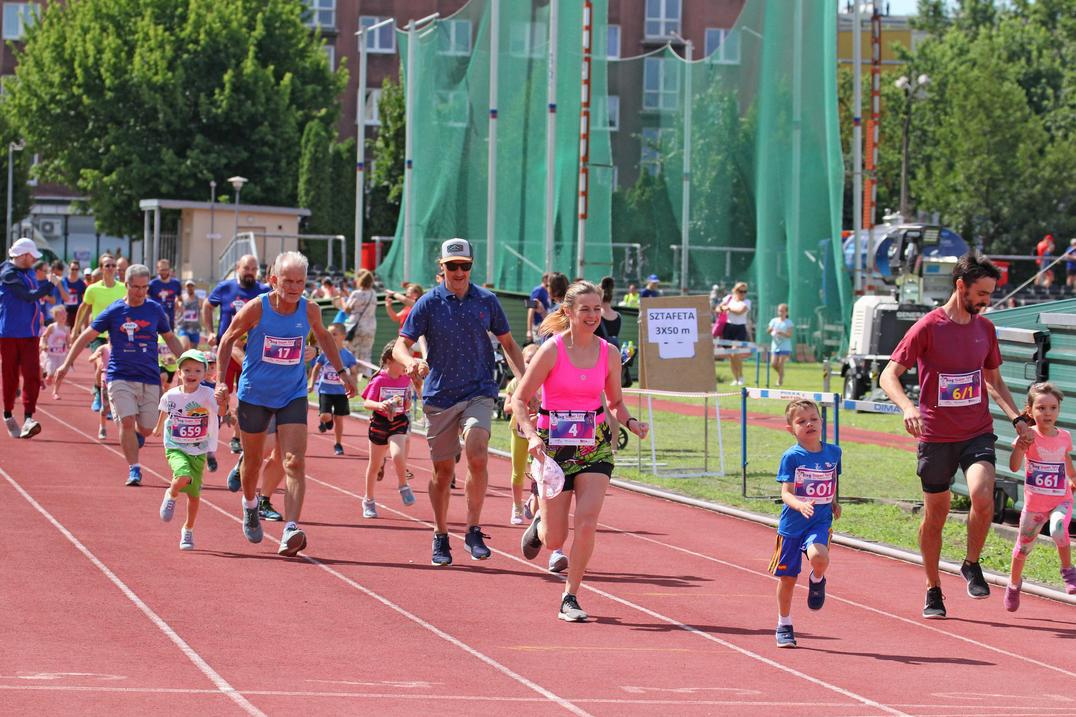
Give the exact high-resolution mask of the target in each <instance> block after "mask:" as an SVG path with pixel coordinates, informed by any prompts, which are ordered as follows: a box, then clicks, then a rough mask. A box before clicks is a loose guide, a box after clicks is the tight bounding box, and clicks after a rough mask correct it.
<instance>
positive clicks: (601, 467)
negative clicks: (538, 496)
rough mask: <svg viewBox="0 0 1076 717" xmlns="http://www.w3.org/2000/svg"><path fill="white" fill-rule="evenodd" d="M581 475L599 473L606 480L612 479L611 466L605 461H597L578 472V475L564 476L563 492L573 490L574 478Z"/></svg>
mask: <svg viewBox="0 0 1076 717" xmlns="http://www.w3.org/2000/svg"><path fill="white" fill-rule="evenodd" d="M583 473H600V474H602V475H603V476H605V477H606V478H612V477H613V464H612V463H609V462H607V461H598V462H597V463H588V464H587V469H586V470H584V471H579V472H578V473H572V474H571V475H567V474H565V476H564V490H575V477H576V476H578V475H582V474H583Z"/></svg>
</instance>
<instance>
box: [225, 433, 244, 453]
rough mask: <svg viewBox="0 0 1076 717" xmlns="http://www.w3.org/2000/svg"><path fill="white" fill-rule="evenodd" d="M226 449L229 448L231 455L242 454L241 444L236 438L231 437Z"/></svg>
mask: <svg viewBox="0 0 1076 717" xmlns="http://www.w3.org/2000/svg"><path fill="white" fill-rule="evenodd" d="M228 447H229V448H231V450H232V453H242V452H243V444H242V443H240V442H239V439H238V438H236V437H235V436H232V440H231V441H229V443H228Z"/></svg>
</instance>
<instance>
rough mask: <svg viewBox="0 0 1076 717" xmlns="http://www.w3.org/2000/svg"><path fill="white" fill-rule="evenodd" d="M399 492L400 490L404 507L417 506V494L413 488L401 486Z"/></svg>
mask: <svg viewBox="0 0 1076 717" xmlns="http://www.w3.org/2000/svg"><path fill="white" fill-rule="evenodd" d="M399 490H400V498H402V499H403V504H404V505H414V504H415V494H414V492H413V491H412V490H411V486H409V485H406V484H405V485H402V486H400V488H399Z"/></svg>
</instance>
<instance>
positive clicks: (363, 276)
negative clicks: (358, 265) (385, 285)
mask: <svg viewBox="0 0 1076 717" xmlns="http://www.w3.org/2000/svg"><path fill="white" fill-rule="evenodd" d="M355 283H356V284H358V285H359V288H360V289H363V290H366V289H369V288H370V287H372V286H373V285H374V274H373V272H372V271H370V270H369V269H359V274H358V276H356V277H355Z"/></svg>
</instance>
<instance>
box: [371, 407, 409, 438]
mask: <svg viewBox="0 0 1076 717" xmlns="http://www.w3.org/2000/svg"><path fill="white" fill-rule="evenodd" d="M409 430H411V418H410V416H408V415H407V414H406V413H401V414H400V415H399V416H396V417H395V418H392V419H389V418H386V417H385V416H383V415H382V414H380V413H377V412H376V411H375V412H374V415H373V416H372V417H371V418H370V443H373V444H374V445H375V446H387V445H388V443H389V436H406V435H407V432H408V431H409Z"/></svg>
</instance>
